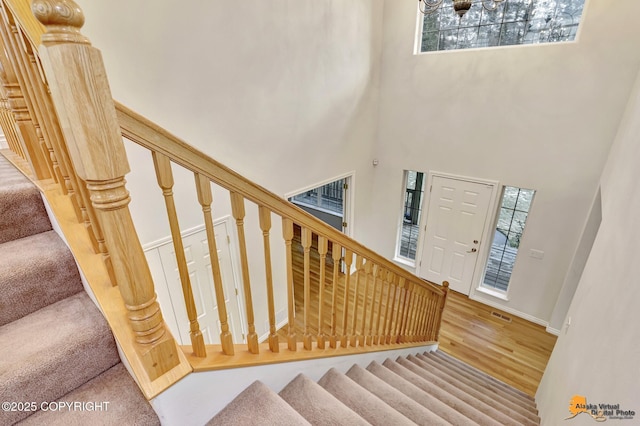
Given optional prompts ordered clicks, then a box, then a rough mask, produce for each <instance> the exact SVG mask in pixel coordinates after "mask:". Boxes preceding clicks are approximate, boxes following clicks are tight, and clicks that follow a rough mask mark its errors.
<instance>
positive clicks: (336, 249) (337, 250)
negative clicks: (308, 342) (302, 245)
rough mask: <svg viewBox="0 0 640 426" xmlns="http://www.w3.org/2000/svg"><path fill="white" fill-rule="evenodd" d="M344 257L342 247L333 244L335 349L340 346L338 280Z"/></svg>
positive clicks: (330, 344) (332, 302)
mask: <svg viewBox="0 0 640 426" xmlns="http://www.w3.org/2000/svg"><path fill="white" fill-rule="evenodd" d="M341 257H342V247H341V246H340V245H339V244H337V243H335V242H334V243H333V245H332V249H331V258H332V259H333V283H332V287H333V288H332V293H331V336H329V346H330V347H331V348H333V349H335V348H336V347H337V345H338V336H337V330H336V329H337V325H336V320H337V318H336V317H337V313H336V309H337V304H338V291H337V287H338V279H339V276H340V258H341Z"/></svg>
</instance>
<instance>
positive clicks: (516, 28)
mask: <svg viewBox="0 0 640 426" xmlns="http://www.w3.org/2000/svg"><path fill="white" fill-rule="evenodd" d="M584 1H585V0H505V1H503V2H502V3H499V4H498V6H497V7H496V9H495V10H493V11H488V10H487V9H485V8H484V7H483V6H482V0H473V4H472V6H471V9H470V10H469V11H468V12H467V13H466V14H465V15H464V16H463V17H462V18H458V15H456V13H455V12H454V10H453V2H452V1H451V0H444V1H443V2H442V5H441V6H440V8H438V10H436V11H435V12H434V13H433V14H429V15H425V16H424V20H423V26H422V33H421V40H420V51H421V52H433V51H438V50H454V49H473V48H478V47H493V46H508V45H519V44H536V43H553V42H562V41H572V40H574V39H575V38H576V34H577V32H578V25H579V23H580V18H581V16H582V9H583V8H584Z"/></svg>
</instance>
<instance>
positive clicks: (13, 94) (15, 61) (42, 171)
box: [0, 7, 52, 179]
mask: <svg viewBox="0 0 640 426" xmlns="http://www.w3.org/2000/svg"><path fill="white" fill-rule="evenodd" d="M0 13H1V14H2V19H3V21H4V25H0V44H2V45H3V46H4V48H0V61H1V62H2V68H3V71H4V72H3V73H2V74H3V77H4V78H6V79H7V80H6V81H3V84H4V85H5V88H7V89H8V90H7V98H8V99H9V103H10V105H11V107H12V109H13V111H14V113H15V121H16V126H17V130H18V133H19V135H20V136H21V138H22V147H23V151H24V152H25V153H26V155H27V159H28V163H29V165H30V166H31V168H32V171H33V173H34V175H35V176H36V178H37V179H49V178H50V177H51V176H52V169H51V164H50V163H49V161H48V158H47V154H48V153H47V152H44V151H43V150H42V147H41V145H40V143H39V140H38V134H37V132H36V125H37V121H36V120H37V119H36V117H35V116H32V114H31V113H32V111H33V109H32V108H31V104H30V101H31V99H30V98H29V93H28V91H29V90H30V89H31V87H30V85H28V84H27V82H26V81H25V77H24V68H25V66H26V64H25V63H24V59H23V58H22V56H21V51H20V46H19V45H18V40H17V37H19V33H18V28H17V27H16V25H15V23H14V20H13V16H11V14H10V12H9V11H8V10H7V8H6V7H2V8H0ZM5 55H6V56H5Z"/></svg>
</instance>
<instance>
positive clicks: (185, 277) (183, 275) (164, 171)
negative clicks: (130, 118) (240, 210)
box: [152, 152, 207, 357]
mask: <svg viewBox="0 0 640 426" xmlns="http://www.w3.org/2000/svg"><path fill="white" fill-rule="evenodd" d="M152 156H153V165H154V167H155V170H156V177H157V180H158V185H159V186H160V188H161V189H162V195H163V196H164V202H165V206H166V209H167V217H168V219H169V228H170V229H171V239H172V240H173V250H174V252H175V254H176V262H177V263H178V272H179V274H180V283H181V284H182V295H183V296H184V302H185V305H186V307H187V317H188V318H189V330H190V332H189V336H190V337H191V346H192V347H193V353H194V354H195V356H197V357H205V356H207V351H206V349H205V347H204V337H203V336H202V332H201V331H200V324H199V323H198V312H197V310H196V304H195V301H194V299H193V290H192V288H191V279H190V277H189V267H188V266H187V259H186V257H185V254H184V245H183V244H182V235H181V233H180V224H179V222H178V214H177V212H176V205H175V201H174V199H173V183H174V182H173V172H172V171H171V162H170V161H169V157H167V156H166V155H164V154H160V153H158V152H153V153H152Z"/></svg>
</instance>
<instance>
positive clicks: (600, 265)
mask: <svg viewBox="0 0 640 426" xmlns="http://www.w3.org/2000/svg"><path fill="white" fill-rule="evenodd" d="M639 141H640V75H639V78H638V80H637V82H636V86H635V90H634V91H633V93H632V95H631V100H630V102H629V106H628V108H627V111H626V115H625V119H624V120H623V122H622V124H621V126H620V129H619V132H618V136H617V138H616V142H615V144H614V146H613V148H612V150H611V154H610V156H609V159H608V161H607V164H606V168H605V171H604V173H603V175H602V180H601V193H602V223H601V225H600V230H599V231H598V235H597V237H596V240H595V243H594V245H593V248H592V250H591V255H590V256H589V260H588V261H587V264H586V266H585V269H584V271H583V274H582V278H581V280H580V283H579V285H578V288H577V290H576V293H575V296H574V298H573V302H572V304H571V307H570V309H569V313H568V318H569V317H570V318H571V325H570V326H569V328H568V329H565V330H564V331H563V332H562V333H561V334H560V338H559V339H558V341H557V343H556V346H555V348H554V351H553V353H552V355H551V359H550V360H549V364H548V366H547V369H546V371H545V374H544V376H543V378H542V382H541V384H540V387H539V388H538V393H537V397H536V399H537V401H538V409H539V411H540V416H541V418H542V424H543V425H556V424H560V423H561V422H562V419H563V418H565V417H567V416H568V410H567V407H568V404H569V401H570V399H571V397H573V396H574V395H581V396H585V397H586V398H587V403H591V404H599V403H609V404H620V408H621V409H624V410H634V411H635V412H636V416H635V421H626V423H629V424H636V423H637V422H638V421H640V400H639V399H638V395H640V381H638V377H640V366H639V364H638V359H640V328H639V327H638V324H640V309H638V304H640V286H638V276H639V274H640V262H638V241H640V225H639V223H638V215H639V214H640V187H639V186H638V181H640V171H639V170H638V167H637V162H638V158H640V143H639ZM592 423H593V420H592V419H590V418H589V417H588V416H586V415H585V414H580V415H579V418H576V419H574V420H573V421H572V423H571V424H577V425H581V424H592Z"/></svg>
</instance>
